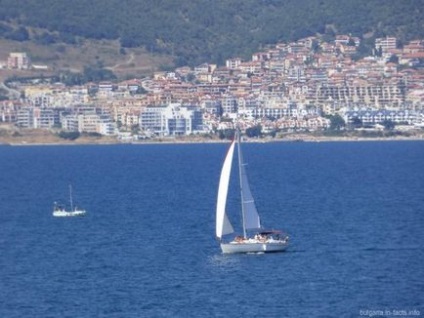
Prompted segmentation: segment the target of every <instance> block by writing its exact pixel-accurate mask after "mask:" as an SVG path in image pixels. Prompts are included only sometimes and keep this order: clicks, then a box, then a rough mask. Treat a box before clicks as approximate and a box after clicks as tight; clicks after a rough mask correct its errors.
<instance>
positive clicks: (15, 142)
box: [0, 134, 424, 147]
mask: <svg viewBox="0 0 424 318" xmlns="http://www.w3.org/2000/svg"><path fill="white" fill-rule="evenodd" d="M244 141H245V142H246V143H299V142H308V143H311V142H312V143H320V142H381V141H424V134H417V135H413V136H388V137H358V136H311V135H301V134H292V135H289V136H285V138H278V137H274V138H272V137H264V138H245V139H244ZM228 142H229V140H228V139H218V138H212V139H210V138H203V137H191V136H190V137H161V138H156V139H148V140H138V141H122V140H118V139H116V138H110V137H95V138H90V137H83V138H78V139H76V140H73V141H68V140H57V139H56V138H55V139H51V138H47V139H44V138H36V137H33V138H21V137H8V138H2V137H1V136H0V146H14V147H16V146H18V147H19V146H83V145H93V146H94V145H111V146H112V145H135V146H137V145H177V144H221V143H228Z"/></svg>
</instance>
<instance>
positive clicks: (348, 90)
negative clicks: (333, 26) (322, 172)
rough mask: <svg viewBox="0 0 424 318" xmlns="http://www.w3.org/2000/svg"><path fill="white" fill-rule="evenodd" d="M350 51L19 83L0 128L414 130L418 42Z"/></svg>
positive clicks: (421, 70)
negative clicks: (342, 126) (339, 125)
mask: <svg viewBox="0 0 424 318" xmlns="http://www.w3.org/2000/svg"><path fill="white" fill-rule="evenodd" d="M359 46H360V39H359V38H357V37H352V36H349V35H338V36H336V37H335V39H334V40H333V41H331V42H324V41H322V40H321V39H320V38H318V37H309V38H305V39H301V40H299V41H297V42H292V43H278V44H277V45H275V46H272V47H269V48H267V49H266V50H263V51H261V52H257V53H255V54H253V55H252V58H251V60H249V61H243V60H242V59H241V58H232V59H229V60H227V61H226V65H225V66H223V67H218V66H217V65H214V64H209V63H204V64H202V65H199V66H197V67H194V68H189V67H181V68H177V69H175V70H174V71H172V72H157V73H155V74H154V75H153V76H152V77H151V78H143V79H133V80H128V81H123V82H119V83H111V82H101V83H88V84H87V85H85V86H78V87H67V86H65V85H63V84H61V83H50V84H48V85H40V84H33V85H28V84H25V85H22V84H21V85H19V87H18V88H19V90H21V91H22V92H23V96H24V98H22V99H21V100H7V101H2V102H0V122H1V121H3V122H13V123H15V124H16V125H18V126H20V127H31V128H51V127H61V128H62V129H66V130H69V131H80V132H97V133H100V134H104V135H118V136H120V135H125V132H126V135H128V134H129V132H131V133H130V134H138V135H145V136H151V135H160V136H165V135H186V134H197V133H209V132H214V131H216V130H220V129H226V128H232V127H233V125H234V123H235V121H237V123H238V124H239V125H241V126H242V127H245V128H248V127H252V126H255V125H261V127H262V129H263V130H264V131H273V130H289V131H290V130H309V131H313V130H322V129H326V128H328V127H329V125H330V121H329V120H328V119H327V118H326V117H324V116H323V115H324V114H326V115H335V114H339V115H340V116H342V117H343V118H344V119H345V121H346V123H349V122H353V121H358V120H360V121H362V122H363V123H366V124H367V125H375V124H378V123H381V122H382V121H385V120H391V121H393V122H394V123H402V124H404V125H410V126H411V127H414V125H415V127H418V126H420V125H422V122H423V114H424V41H423V40H416V41H411V42H409V43H407V44H405V45H404V46H403V47H401V48H400V47H399V46H398V45H397V41H396V38H392V37H386V38H379V39H376V41H375V49H374V53H373V54H372V55H371V56H368V57H363V58H360V59H359V58H358V56H359V55H358V48H359ZM17 85H18V84H17ZM140 92H142V93H140Z"/></svg>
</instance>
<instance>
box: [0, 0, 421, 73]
mask: <svg viewBox="0 0 424 318" xmlns="http://www.w3.org/2000/svg"><path fill="white" fill-rule="evenodd" d="M423 11H424V1H423V0H402V1H399V0H195V1H193V0H173V1H172V0H154V1H153V0H66V1H65V0H42V1H34V0H0V20H1V22H0V38H9V39H14V40H19V41H24V40H28V39H30V40H36V41H39V42H43V43H45V44H49V43H55V42H67V43H74V42H75V40H76V37H85V38H94V39H119V41H120V43H121V46H122V47H124V48H125V47H139V46H143V47H146V48H147V50H149V51H150V52H158V53H166V54H171V55H173V56H174V57H175V62H176V65H186V64H189V65H194V64H196V63H200V62H205V61H208V62H217V63H222V62H223V61H224V59H226V58H228V57H234V56H240V57H247V56H249V55H250V54H251V53H252V52H254V51H256V50H258V49H259V48H260V47H261V46H262V45H266V44H272V43H276V42H279V41H289V40H296V39H299V38H303V37H306V36H309V35H313V34H316V33H320V34H326V33H327V34H329V35H332V34H334V33H338V34H341V33H344V34H346V33H351V34H352V35H355V36H360V37H362V36H364V35H367V36H371V37H380V36H385V35H392V36H396V37H397V38H398V39H399V40H400V41H407V40H410V39H417V38H424V14H423ZM34 28H36V29H34ZM40 29H41V30H42V31H39V30H40ZM43 29H44V31H43ZM33 30H38V31H37V33H34V31H33Z"/></svg>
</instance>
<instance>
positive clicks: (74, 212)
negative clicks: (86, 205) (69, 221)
mask: <svg viewBox="0 0 424 318" xmlns="http://www.w3.org/2000/svg"><path fill="white" fill-rule="evenodd" d="M69 202H70V204H71V210H70V211H66V209H65V207H63V206H62V205H60V204H58V203H57V202H55V203H54V207H53V216H56V217H66V216H83V215H85V213H86V212H85V210H82V209H80V208H78V207H76V206H75V208H74V205H73V201H72V186H71V185H69Z"/></svg>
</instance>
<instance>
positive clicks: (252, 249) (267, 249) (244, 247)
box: [221, 242, 288, 254]
mask: <svg viewBox="0 0 424 318" xmlns="http://www.w3.org/2000/svg"><path fill="white" fill-rule="evenodd" d="M287 246H288V243H287V242H272V243H269V242H264V243H261V242H243V243H237V242H231V243H221V249H222V253H224V254H234V253H272V252H282V251H284V250H285V249H286V248H287Z"/></svg>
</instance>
